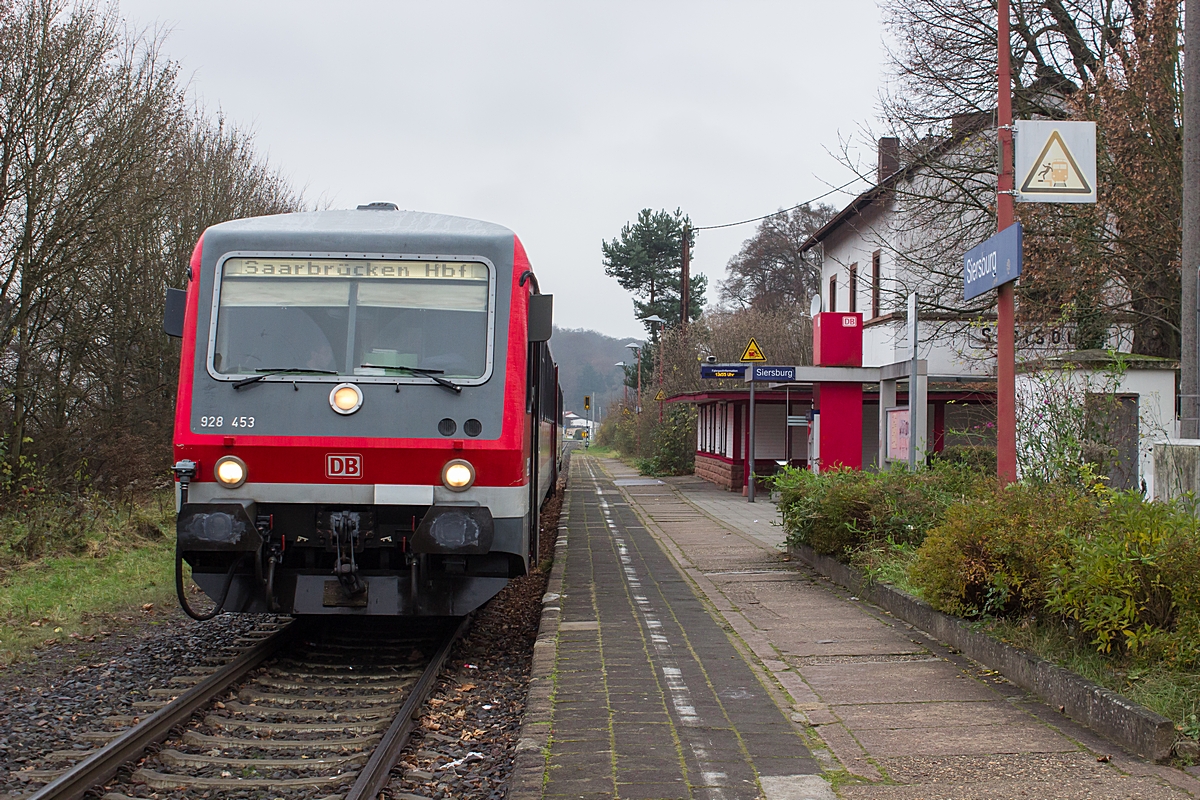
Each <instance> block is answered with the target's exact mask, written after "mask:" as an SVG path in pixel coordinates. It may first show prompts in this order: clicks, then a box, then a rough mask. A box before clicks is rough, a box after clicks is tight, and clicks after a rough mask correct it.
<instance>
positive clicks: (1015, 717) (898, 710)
mask: <svg viewBox="0 0 1200 800" xmlns="http://www.w3.org/2000/svg"><path fill="white" fill-rule="evenodd" d="M834 711H835V712H836V713H837V716H838V718H839V719H840V720H841V721H842V722H844V723H845V724H846V725H849V726H850V727H851V728H853V729H854V730H856V731H871V730H887V729H895V728H923V727H947V726H953V725H963V726H967V725H992V726H1002V725H1017V724H1022V723H1024V722H1027V721H1028V720H1029V715H1028V714H1026V713H1024V712H1022V711H1020V710H1018V709H1015V708H1012V707H1011V706H1009V704H1008V703H1007V702H1004V701H994V702H982V703H981V702H953V701H952V702H940V703H872V704H869V705H840V706H835V707H834Z"/></svg>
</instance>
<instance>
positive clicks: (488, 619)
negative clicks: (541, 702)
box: [388, 486, 562, 800]
mask: <svg viewBox="0 0 1200 800" xmlns="http://www.w3.org/2000/svg"><path fill="white" fill-rule="evenodd" d="M561 503H562V488H561V486H560V488H559V491H558V493H557V494H556V495H555V496H554V497H552V498H551V499H550V500H549V502H548V503H547V504H546V506H545V508H544V509H543V511H542V537H541V544H542V548H541V550H542V564H543V566H544V567H545V571H538V572H534V573H533V574H532V575H526V576H525V577H523V578H520V579H518V580H515V581H513V582H511V583H510V584H509V585H508V586H507V587H506V588H505V589H504V591H502V592H501V593H500V594H499V595H497V596H496V598H495V599H494V600H492V602H490V603H488V604H487V605H486V606H484V607H483V608H482V609H480V610H479V612H478V613H477V614H476V616H475V622H474V624H473V625H472V626H471V631H470V633H469V634H468V635H467V636H466V638H465V639H464V640H463V641H462V642H460V643H459V644H458V646H457V647H456V648H455V651H454V653H453V654H452V655H451V659H450V664H449V666H448V667H447V669H446V670H445V672H444V674H443V675H442V679H441V681H440V682H439V686H438V690H437V692H436V693H435V694H434V695H433V697H432V698H431V699H430V701H429V705H428V706H427V707H426V714H425V716H424V717H423V718H422V720H421V727H420V728H419V729H418V731H417V732H416V733H415V734H414V735H413V739H412V741H411V742H410V743H409V746H408V748H407V749H406V750H405V752H404V756H403V757H402V758H401V760H400V763H399V764H398V765H397V766H396V769H395V771H394V772H393V778H392V782H391V784H390V785H389V786H388V794H389V795H390V796H391V797H392V798H393V800H414V799H420V800H425V799H426V798H428V800H443V799H444V800H450V799H451V798H453V800H500V798H503V797H504V795H505V789H506V786H507V783H508V777H509V775H510V774H511V773H512V765H513V759H514V757H515V756H516V747H517V738H518V737H519V736H520V734H521V722H522V721H523V719H524V716H525V697H526V695H527V694H528V688H529V667H530V663H531V662H532V660H533V643H534V640H535V639H536V638H537V632H538V622H539V621H540V619H541V614H542V595H543V594H544V593H545V591H546V581H547V579H548V577H549V559H550V557H551V556H552V555H553V553H554V540H555V537H557V535H558V515H559V510H560V507H561Z"/></svg>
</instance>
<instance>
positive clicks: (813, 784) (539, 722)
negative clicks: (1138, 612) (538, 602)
mask: <svg viewBox="0 0 1200 800" xmlns="http://www.w3.org/2000/svg"><path fill="white" fill-rule="evenodd" d="M564 510H565V512H566V513H565V514H564V523H562V525H561V527H560V530H559V542H558V544H559V546H558V548H557V550H556V553H557V556H556V563H555V568H554V573H553V574H552V579H551V587H550V592H551V593H550V594H548V595H547V597H546V599H545V608H544V613H543V634H542V635H541V636H540V637H539V639H540V641H539V647H540V648H541V649H540V652H539V654H538V655H535V666H534V683H533V689H532V690H531V698H530V704H529V711H528V714H527V720H526V727H525V730H526V731H527V732H528V735H527V737H526V739H525V740H524V748H523V750H524V752H521V753H519V756H518V764H517V770H516V772H515V774H514V780H513V784H512V787H511V788H510V793H509V797H510V798H513V799H515V800H533V798H545V799H546V800H551V799H553V800H565V798H580V800H603V799H604V798H631V799H633V798H638V799H642V798H664V799H665V798H680V799H682V798H714V799H717V798H719V799H720V800H742V798H745V799H746V800H750V799H751V798H754V799H757V798H763V800H809V799H810V798H811V799H812V800H829V799H830V798H834V797H842V798H872V799H874V798H880V799H881V800H891V799H892V798H895V800H903V799H907V798H913V799H915V798H926V799H928V800H936V799H937V798H1009V797H1014V798H1015V797H1054V798H1076V797H1078V798H1084V797H1087V798H1113V799H1114V800H1115V799H1116V798H1187V797H1200V781H1197V780H1195V779H1194V778H1192V777H1191V776H1189V775H1187V774H1185V773H1184V772H1181V771H1179V770H1175V769H1172V768H1170V767H1165V766H1161V765H1156V764H1151V763H1148V762H1145V761H1142V760H1140V759H1137V758H1135V757H1133V756H1129V755H1127V754H1125V753H1123V752H1122V751H1120V750H1119V749H1118V748H1116V747H1115V746H1114V745H1112V744H1110V743H1109V742H1107V741H1106V740H1104V739H1102V738H1101V737H1099V736H1098V735H1096V734H1094V733H1093V732H1091V731H1089V730H1088V729H1087V728H1084V727H1082V726H1080V725H1078V724H1075V723H1074V722H1072V721H1071V720H1070V719H1068V718H1066V717H1064V716H1063V715H1061V714H1058V713H1057V711H1055V710H1054V709H1050V708H1048V707H1046V706H1044V705H1042V704H1041V703H1040V702H1038V701H1037V700H1036V699H1035V698H1033V697H1031V696H1029V695H1027V694H1025V693H1024V692H1022V691H1021V690H1019V689H1017V688H1016V687H1014V686H1012V685H1011V684H1009V683H1008V682H1007V681H1005V680H1004V679H1003V678H1002V677H1001V676H998V675H996V674H994V673H991V672H990V671H988V670H986V669H983V668H982V667H980V666H979V665H978V664H975V663H974V662H971V661H970V660H968V659H966V658H965V657H963V656H962V655H960V654H957V653H955V652H952V651H950V650H948V649H947V648H945V647H943V646H942V645H940V644H939V643H938V642H936V641H935V640H933V639H932V638H931V637H929V636H927V635H925V634H924V633H922V632H921V631H919V630H916V629H913V628H912V627H911V626H908V625H906V624H905V623H903V622H900V621H898V620H896V619H895V618H893V617H891V616H890V615H888V614H887V613H886V612H884V611H882V610H880V609H878V608H875V607H873V606H871V605H869V604H867V603H864V602H862V601H860V600H859V599H858V598H856V597H854V596H852V595H850V594H849V593H848V592H846V591H844V590H842V589H841V588H840V587H837V586H836V585H834V584H832V583H831V582H829V581H828V580H826V579H824V578H822V577H821V576H819V575H817V574H816V573H815V572H813V571H811V570H809V569H808V568H807V567H805V566H803V565H799V564H797V563H795V562H792V561H788V560H787V559H786V556H785V555H784V554H783V553H782V552H781V549H780V548H779V545H780V544H781V543H782V540H783V533H782V530H781V529H780V528H779V527H778V526H777V525H774V524H772V523H774V522H775V521H776V520H777V511H776V509H775V507H774V505H773V504H771V503H769V502H760V503H755V504H748V503H746V502H745V499H744V498H740V497H736V496H734V495H730V494H729V493H727V492H723V491H721V490H720V489H717V488H715V487H713V486H712V485H711V484H707V483H705V482H703V481H701V480H699V479H696V478H668V479H664V480H658V479H653V478H645V477H642V476H638V475H637V473H636V472H635V471H634V470H632V469H630V468H628V467H626V466H624V465H623V464H621V463H620V462H618V461H615V460H611V459H599V458H596V457H593V456H591V455H587V454H584V453H580V452H578V451H577V452H576V453H575V454H574V456H573V458H572V463H571V472H570V480H569V484H568V496H567V498H566V501H565V504H564ZM539 657H540V658H539ZM539 660H540V666H539ZM518 749H519V750H522V748H520V747H519V748H518Z"/></svg>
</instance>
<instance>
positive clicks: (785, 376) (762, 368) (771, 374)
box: [746, 364, 796, 383]
mask: <svg viewBox="0 0 1200 800" xmlns="http://www.w3.org/2000/svg"><path fill="white" fill-rule="evenodd" d="M746 380H748V381H774V382H776V383H784V382H786V381H794V380H796V368H795V367H768V366H766V365H765V364H755V365H754V366H752V367H750V374H749V375H747V376H746Z"/></svg>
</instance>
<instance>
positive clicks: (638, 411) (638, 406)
mask: <svg viewBox="0 0 1200 800" xmlns="http://www.w3.org/2000/svg"><path fill="white" fill-rule="evenodd" d="M637 371H638V381H637V397H635V398H634V414H635V416H634V418H633V422H634V424H635V425H636V426H637V449H638V456H641V455H642V348H640V347H639V348H638V349H637Z"/></svg>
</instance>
